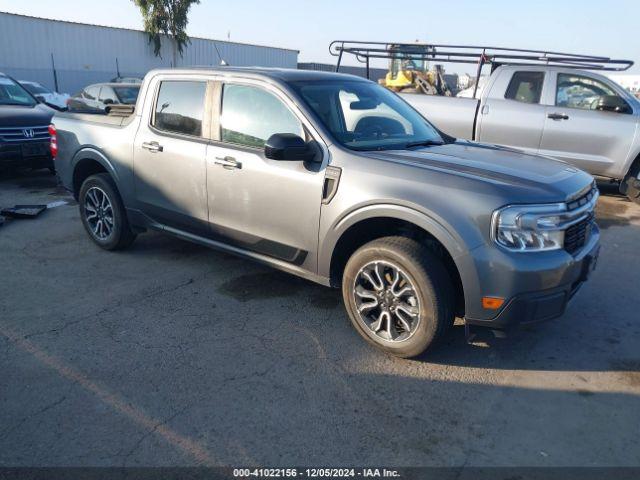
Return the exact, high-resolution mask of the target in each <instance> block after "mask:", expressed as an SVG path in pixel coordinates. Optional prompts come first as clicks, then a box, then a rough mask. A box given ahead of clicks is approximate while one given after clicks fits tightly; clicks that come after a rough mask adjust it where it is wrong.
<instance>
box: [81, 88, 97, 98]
mask: <svg viewBox="0 0 640 480" xmlns="http://www.w3.org/2000/svg"><path fill="white" fill-rule="evenodd" d="M99 94H100V87H95V86H94V87H87V88H86V89H85V90H84V98H88V99H89V100H96V99H97V98H98V95H99Z"/></svg>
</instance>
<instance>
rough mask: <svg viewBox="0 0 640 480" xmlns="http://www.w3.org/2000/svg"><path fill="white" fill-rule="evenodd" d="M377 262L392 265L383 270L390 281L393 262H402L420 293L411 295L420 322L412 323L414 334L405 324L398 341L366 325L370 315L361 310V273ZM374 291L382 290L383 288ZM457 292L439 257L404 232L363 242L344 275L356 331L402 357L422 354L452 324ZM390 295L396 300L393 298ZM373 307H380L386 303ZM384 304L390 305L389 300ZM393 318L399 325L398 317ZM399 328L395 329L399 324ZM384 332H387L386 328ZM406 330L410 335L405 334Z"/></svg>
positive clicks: (345, 293) (402, 269)
mask: <svg viewBox="0 0 640 480" xmlns="http://www.w3.org/2000/svg"><path fill="white" fill-rule="evenodd" d="M377 263H379V264H381V265H382V266H383V269H384V268H390V269H391V270H386V273H384V274H383V276H384V277H385V278H386V279H387V283H390V282H391V280H390V279H389V276H390V275H391V274H394V273H395V271H394V270H393V267H398V269H399V271H400V272H401V274H402V275H403V276H404V277H407V278H406V279H407V280H408V282H409V284H410V285H412V286H413V287H414V288H413V290H414V291H415V293H416V295H415V299H413V300H414V301H415V300H417V301H418V303H417V305H418V313H417V314H416V316H415V318H414V319H413V321H414V322H416V324H415V327H414V323H411V327H412V328H415V329H414V330H411V331H412V332H413V333H407V332H408V331H407V330H406V329H404V332H405V333H403V334H402V335H400V336H399V337H398V338H399V339H397V340H388V339H385V338H382V337H381V336H380V334H379V333H376V332H374V330H373V329H372V328H371V327H370V326H368V325H367V320H366V319H365V318H364V317H363V316H362V315H361V314H360V312H359V311H358V305H357V304H358V302H359V300H358V298H357V297H359V295H357V294H356V293H355V291H356V287H357V286H358V285H359V284H360V286H362V285H361V283H359V282H361V281H362V278H363V277H362V274H361V272H364V271H366V269H367V268H369V267H370V266H371V265H372V264H373V265H375V264H377ZM374 268H377V267H374ZM383 283H384V282H383ZM372 285H373V284H372ZM376 294H377V295H379V292H378V293H376ZM453 294H454V292H453V284H452V282H451V277H450V276H449V274H448V272H447V270H446V268H445V266H444V264H443V262H442V261H441V260H440V258H439V257H438V256H437V255H436V254H435V253H433V251H431V250H429V249H428V248H427V247H425V246H423V245H421V244H420V243H418V242H417V241H415V240H413V239H410V238H406V237H384V238H380V239H377V240H374V241H372V242H369V243H367V244H366V245H364V246H362V247H361V248H359V249H358V250H357V251H356V252H355V253H354V254H353V255H352V256H351V258H349V260H348V262H347V265H346V267H345V269H344V273H343V277H342V296H343V299H344V304H345V307H346V309H347V313H348V314H349V318H350V319H351V323H352V324H353V326H354V327H355V329H356V330H357V331H358V333H360V335H362V336H363V337H364V338H365V339H366V340H367V341H368V342H369V343H371V344H372V345H374V346H376V347H378V348H380V349H382V350H384V351H385V352H387V353H390V354H392V355H395V356H397V357H403V358H409V357H415V356H417V355H420V354H421V353H422V352H424V351H425V350H426V349H427V348H429V347H431V346H432V345H434V344H436V343H437V342H438V341H439V340H440V339H441V338H442V337H443V335H444V334H445V332H446V331H447V330H448V329H449V327H450V326H451V325H453V322H454V320H455V317H454V295H453ZM367 298H369V297H367ZM390 298H391V299H392V301H393V297H390ZM381 301H382V300H381ZM381 305H385V303H382V304H381ZM360 307H361V308H362V307H363V305H362V304H360ZM375 308H376V309H378V311H382V310H381V308H382V307H375ZM385 308H387V309H388V308H389V307H388V305H386V306H385ZM376 315H377V312H376V310H375V309H373V310H371V316H373V318H375V317H376ZM386 318H388V317H386ZM392 318H395V317H392ZM416 319H417V320H416ZM391 321H392V320H391V319H389V320H386V322H391ZM395 323H396V325H399V324H398V323H397V321H396V322H395ZM388 325H389V324H388V323H387V326H388ZM389 329H391V327H389ZM402 330H403V329H401V331H402ZM395 331H396V333H397V329H396V330H395ZM382 333H384V334H385V335H386V333H385V332H382ZM403 335H406V336H407V338H404V339H403V338H402V336H403Z"/></svg>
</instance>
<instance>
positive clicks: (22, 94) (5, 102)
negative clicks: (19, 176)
mask: <svg viewBox="0 0 640 480" xmlns="http://www.w3.org/2000/svg"><path fill="white" fill-rule="evenodd" d="M54 113H55V111H54V110H52V109H51V108H49V107H47V106H45V105H42V104H40V103H39V102H38V100H36V98H35V97H34V96H33V95H31V94H30V93H29V92H28V91H27V90H26V89H25V88H24V87H22V86H21V85H20V84H19V83H18V82H16V81H15V80H13V79H12V78H11V77H8V76H7V75H4V74H2V73H0V169H1V168H3V167H31V168H51V169H53V160H52V157H51V150H50V144H51V133H50V128H49V125H50V124H51V118H52V117H53V114H54Z"/></svg>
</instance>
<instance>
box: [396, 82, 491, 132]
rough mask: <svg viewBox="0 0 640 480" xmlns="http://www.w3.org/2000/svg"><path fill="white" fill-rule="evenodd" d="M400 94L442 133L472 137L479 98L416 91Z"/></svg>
mask: <svg viewBox="0 0 640 480" xmlns="http://www.w3.org/2000/svg"><path fill="white" fill-rule="evenodd" d="M400 96H401V97H402V98H403V99H404V100H406V101H407V102H409V104H410V105H411V106H412V107H413V108H415V109H416V110H418V111H419V112H420V113H421V114H422V115H424V116H425V117H426V118H427V119H428V120H429V121H430V122H431V123H433V124H434V125H436V126H437V127H438V128H439V129H440V130H442V131H443V132H444V133H446V134H448V135H451V136H453V137H456V138H467V139H472V138H474V136H473V127H474V120H475V118H476V111H477V109H478V104H479V102H480V101H479V100H477V99H475V98H457V97H440V96H435V95H422V94H417V93H403V94H400Z"/></svg>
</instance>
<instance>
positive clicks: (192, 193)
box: [133, 75, 209, 234]
mask: <svg viewBox="0 0 640 480" xmlns="http://www.w3.org/2000/svg"><path fill="white" fill-rule="evenodd" d="M207 88H208V83H207V80H206V78H199V77H191V76H185V77H177V76H173V75H171V76H168V77H163V76H159V77H154V78H153V79H152V80H151V83H150V84H149V87H148V92H149V94H148V95H147V97H146V98H145V104H144V108H143V114H142V115H143V117H142V119H141V122H140V127H139V129H138V133H137V135H136V139H135V142H134V147H133V148H134V152H133V153H134V173H135V175H134V178H135V192H136V198H137V200H138V205H139V208H140V209H141V210H142V211H143V213H145V214H146V215H147V216H148V217H150V218H152V219H153V220H154V221H156V222H158V223H161V224H163V225H166V226H169V227H171V228H177V229H179V230H183V231H187V232H191V233H195V234H206V233H208V231H209V229H208V216H209V212H208V207H207V195H206V168H205V155H206V149H207V142H208V137H209V116H208V115H206V114H205V111H206V108H205V105H206V101H207Z"/></svg>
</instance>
